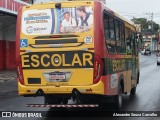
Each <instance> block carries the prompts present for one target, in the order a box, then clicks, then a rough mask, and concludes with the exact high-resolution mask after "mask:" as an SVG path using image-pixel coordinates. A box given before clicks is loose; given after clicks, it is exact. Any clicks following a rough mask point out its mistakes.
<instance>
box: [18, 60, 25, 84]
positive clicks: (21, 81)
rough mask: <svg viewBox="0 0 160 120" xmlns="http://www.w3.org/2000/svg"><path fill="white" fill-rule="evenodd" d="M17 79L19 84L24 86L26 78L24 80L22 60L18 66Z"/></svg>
mask: <svg viewBox="0 0 160 120" xmlns="http://www.w3.org/2000/svg"><path fill="white" fill-rule="evenodd" d="M17 77H18V80H19V82H20V83H21V84H22V85H24V78H23V71H22V64H21V62H20V59H19V60H18V64H17Z"/></svg>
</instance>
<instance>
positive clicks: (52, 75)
mask: <svg viewBox="0 0 160 120" xmlns="http://www.w3.org/2000/svg"><path fill="white" fill-rule="evenodd" d="M49 79H50V80H65V79H66V75H65V74H64V73H50V74H49Z"/></svg>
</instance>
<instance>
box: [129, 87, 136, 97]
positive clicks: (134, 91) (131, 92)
mask: <svg viewBox="0 0 160 120" xmlns="http://www.w3.org/2000/svg"><path fill="white" fill-rule="evenodd" d="M136 88H137V86H135V87H133V88H132V89H131V91H130V94H132V95H133V94H135V93H136Z"/></svg>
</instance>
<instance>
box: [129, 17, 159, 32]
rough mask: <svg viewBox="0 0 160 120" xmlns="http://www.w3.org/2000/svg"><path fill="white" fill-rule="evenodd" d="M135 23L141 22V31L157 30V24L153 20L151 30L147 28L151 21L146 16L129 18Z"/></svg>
mask: <svg viewBox="0 0 160 120" xmlns="http://www.w3.org/2000/svg"><path fill="white" fill-rule="evenodd" d="M131 21H132V22H134V23H135V24H141V27H142V32H143V31H148V32H149V31H152V32H157V31H158V30H159V24H157V23H155V22H154V21H153V30H151V29H149V26H152V21H150V20H147V19H146V18H133V19H132V20H131Z"/></svg>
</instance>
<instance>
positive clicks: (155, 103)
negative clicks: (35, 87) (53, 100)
mask: <svg viewBox="0 0 160 120" xmlns="http://www.w3.org/2000/svg"><path fill="white" fill-rule="evenodd" d="M140 70H141V75H140V84H139V85H138V87H137V94H136V95H134V96H130V95H129V94H127V95H124V96H123V107H122V111H160V66H157V64H156V56H155V55H151V56H144V55H141V56H140ZM27 103H43V97H36V98H30V97H29V98H28V97H27V98H24V97H21V96H17V94H16V93H15V92H12V93H8V94H7V95H6V94H1V95H0V106H1V107H0V111H24V110H25V111H34V110H36V111H49V112H48V114H50V111H54V110H53V109H48V108H26V107H25V104H27ZM109 109H111V110H114V108H112V107H110V106H109ZM93 110H97V109H91V111H93ZM56 111H60V112H59V113H58V116H59V117H55V118H54V119H62V118H63V119H65V120H66V119H69V120H70V119H85V118H87V119H96V120H97V119H105V120H106V119H107V120H108V119H109V120H112V119H113V118H106V117H98V118H97V117H95V116H94V117H91V114H92V115H96V114H99V113H100V112H93V113H91V114H90V112H89V113H87V112H84V113H83V114H82V116H81V117H80V115H79V116H77V117H71V116H72V115H70V117H63V113H65V112H67V110H66V109H56ZM69 111H88V109H83V110H82V109H81V110H80V109H69ZM98 111H101V110H98ZM77 113H79V112H73V115H74V114H77ZM55 114H56V113H55ZM70 114H72V113H70ZM87 114H88V117H86V116H85V115H87ZM103 114H104V115H103V116H105V113H103ZM97 116H98V115H97ZM61 117H62V118H61ZM12 119H13V118H12ZM14 119H15V120H16V119H17V118H14ZM25 119H26V120H27V118H25ZM35 119H36V120H48V119H50V118H34V120H35ZM52 119H53V118H52ZM134 119H135V118H134V117H131V118H128V117H124V118H122V117H120V118H114V120H134ZM139 119H140V120H160V117H159V118H158V117H154V118H153V117H147V118H144V117H136V120H139Z"/></svg>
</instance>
